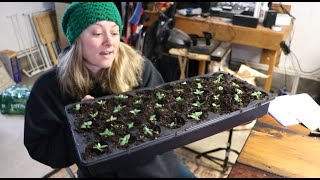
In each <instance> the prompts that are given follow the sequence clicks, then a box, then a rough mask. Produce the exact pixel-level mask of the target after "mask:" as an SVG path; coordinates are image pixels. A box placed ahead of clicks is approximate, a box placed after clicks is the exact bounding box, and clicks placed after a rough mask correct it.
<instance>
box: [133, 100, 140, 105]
mask: <svg viewBox="0 0 320 180" xmlns="http://www.w3.org/2000/svg"><path fill="white" fill-rule="evenodd" d="M141 103H142V99H137V100H135V101H134V102H133V104H141Z"/></svg>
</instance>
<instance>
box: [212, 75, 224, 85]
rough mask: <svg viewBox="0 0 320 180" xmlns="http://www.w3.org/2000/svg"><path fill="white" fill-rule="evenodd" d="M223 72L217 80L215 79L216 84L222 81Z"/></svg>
mask: <svg viewBox="0 0 320 180" xmlns="http://www.w3.org/2000/svg"><path fill="white" fill-rule="evenodd" d="M222 76H223V74H220V75H219V76H218V77H217V79H216V80H214V81H213V83H214V84H217V83H219V82H220V80H221V79H222Z"/></svg>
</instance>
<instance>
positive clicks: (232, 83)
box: [231, 82, 239, 87]
mask: <svg viewBox="0 0 320 180" xmlns="http://www.w3.org/2000/svg"><path fill="white" fill-rule="evenodd" d="M231 86H234V87H239V85H238V84H237V83H235V82H231Z"/></svg>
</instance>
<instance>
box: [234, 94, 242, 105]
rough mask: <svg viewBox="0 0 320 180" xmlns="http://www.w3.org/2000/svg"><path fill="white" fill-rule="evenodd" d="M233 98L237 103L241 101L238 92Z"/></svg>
mask: <svg viewBox="0 0 320 180" xmlns="http://www.w3.org/2000/svg"><path fill="white" fill-rule="evenodd" d="M234 100H236V101H237V102H238V103H240V102H241V101H242V100H241V98H240V96H239V95H238V94H235V95H234Z"/></svg>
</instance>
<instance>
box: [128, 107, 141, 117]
mask: <svg viewBox="0 0 320 180" xmlns="http://www.w3.org/2000/svg"><path fill="white" fill-rule="evenodd" d="M140 111H141V110H140V109H134V110H131V111H130V113H132V114H133V115H135V116H136V115H137V114H138V113H139V112H140Z"/></svg>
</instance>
